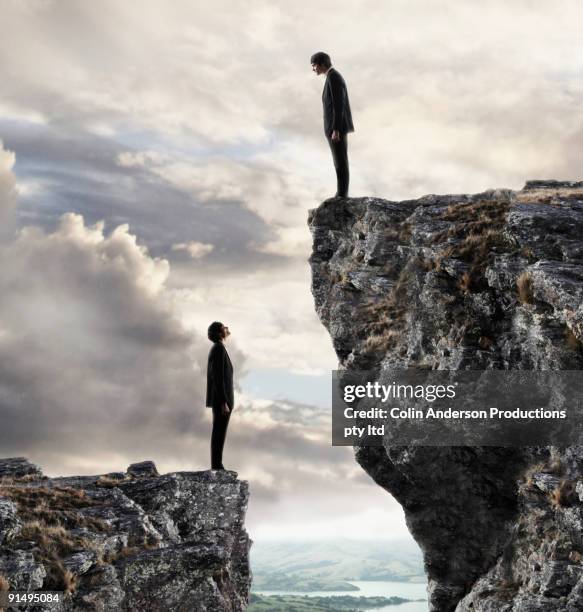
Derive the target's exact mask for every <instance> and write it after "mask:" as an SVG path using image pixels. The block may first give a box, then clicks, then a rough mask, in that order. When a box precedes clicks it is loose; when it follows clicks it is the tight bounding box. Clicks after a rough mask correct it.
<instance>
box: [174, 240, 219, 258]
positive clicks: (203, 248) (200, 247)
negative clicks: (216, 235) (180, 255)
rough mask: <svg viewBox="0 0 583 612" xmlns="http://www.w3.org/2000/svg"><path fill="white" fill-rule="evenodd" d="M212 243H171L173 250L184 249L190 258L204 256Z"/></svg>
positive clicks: (211, 247)
mask: <svg viewBox="0 0 583 612" xmlns="http://www.w3.org/2000/svg"><path fill="white" fill-rule="evenodd" d="M213 248H214V247H213V245H212V244H206V243H204V242H195V241H191V242H180V243H177V244H173V245H172V250H173V251H186V252H187V253H188V254H189V255H190V257H192V259H202V258H203V257H206V255H208V254H209V253H210V252H211V251H212V250H213Z"/></svg>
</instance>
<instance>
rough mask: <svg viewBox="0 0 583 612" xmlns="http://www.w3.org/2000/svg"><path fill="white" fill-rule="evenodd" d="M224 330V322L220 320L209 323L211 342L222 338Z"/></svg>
mask: <svg viewBox="0 0 583 612" xmlns="http://www.w3.org/2000/svg"><path fill="white" fill-rule="evenodd" d="M222 332H223V324H222V323H221V322H220V321H214V322H213V323H211V324H210V325H209V330H208V337H209V340H210V341H211V342H218V341H219V340H220V339H221V334H222Z"/></svg>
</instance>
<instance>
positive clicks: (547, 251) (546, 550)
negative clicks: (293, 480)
mask: <svg viewBox="0 0 583 612" xmlns="http://www.w3.org/2000/svg"><path fill="white" fill-rule="evenodd" d="M309 226H310V229H311V231H312V236H313V253H312V256H311V258H310V263H311V267H312V292H313V295H314V300H315V305H316V310H317V313H318V315H319V317H320V319H321V321H322V323H323V324H324V326H325V327H326V328H327V330H328V331H329V333H330V336H331V338H332V342H333V345H334V348H335V350H336V353H337V355H338V359H339V364H340V368H346V369H354V370H367V369H376V368H380V369H409V368H426V369H427V368H428V369H436V370H464V369H466V370H480V369H496V370H512V369H522V370H580V369H582V368H583V350H582V346H583V345H582V341H583V305H582V297H583V182H582V183H574V182H558V181H529V182H528V183H527V184H526V186H525V187H524V189H522V190H521V191H511V190H508V189H498V190H491V191H487V192H484V193H480V194H476V195H445V196H436V195H429V196H425V197H422V198H419V199H417V200H409V201H402V202H392V201H386V200H381V199H377V198H352V199H337V198H334V199H331V200H327V201H325V202H324V203H323V204H322V205H321V206H320V207H319V208H317V209H315V210H312V211H310V215H309ZM355 454H356V459H357V461H358V462H359V463H360V465H361V466H362V467H363V468H364V470H365V471H366V472H367V473H368V474H369V475H370V476H371V477H372V478H373V479H374V480H375V482H377V483H378V484H379V485H380V486H381V487H383V488H385V489H386V490H387V491H389V492H390V493H391V494H392V495H393V496H394V497H395V498H396V499H397V500H398V501H399V502H400V503H401V505H402V506H403V508H404V511H405V516H406V520H407V524H408V526H409V529H410V531H411V533H412V534H413V536H414V537H415V539H416V540H417V542H418V543H419V545H420V546H421V549H422V551H423V553H424V559H425V567H426V572H427V575H428V579H429V587H428V591H429V593H428V595H429V601H430V609H431V610H432V611H438V612H449V611H453V610H457V611H458V612H466V611H467V612H469V611H472V612H477V611H484V612H485V611H488V612H494V611H495V612H510V611H511V610H512V611H513V612H527V611H528V612H532V611H535V610H536V611H547V610H548V611H549V612H550V611H553V612H557V611H561V610H564V611H569V612H574V611H576V610H583V565H582V558H583V503H582V501H583V448H581V447H570V448H555V447H537V448H531V447H522V448H501V447H429V446H425V447H423V446H408V447H407V446H399V447H390V446H389V445H387V444H386V443H385V445H384V446H383V447H368V448H367V447H362V448H356V449H355Z"/></svg>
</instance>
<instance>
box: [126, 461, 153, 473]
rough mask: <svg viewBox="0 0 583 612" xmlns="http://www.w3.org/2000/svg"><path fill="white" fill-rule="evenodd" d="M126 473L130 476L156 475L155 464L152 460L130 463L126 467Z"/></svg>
mask: <svg viewBox="0 0 583 612" xmlns="http://www.w3.org/2000/svg"><path fill="white" fill-rule="evenodd" d="M127 473H128V474H131V475H132V476H137V477H139V476H158V470H157V469H156V464H155V463H154V462H153V461H142V462H140V463H132V464H131V465H130V467H129V468H128V469H127Z"/></svg>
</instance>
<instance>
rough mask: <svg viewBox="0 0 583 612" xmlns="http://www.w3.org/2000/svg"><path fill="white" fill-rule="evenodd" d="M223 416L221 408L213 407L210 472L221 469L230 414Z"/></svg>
mask: <svg viewBox="0 0 583 612" xmlns="http://www.w3.org/2000/svg"><path fill="white" fill-rule="evenodd" d="M232 411H233V410H232V409H231V411H230V412H229V414H223V409H222V407H221V406H213V432H212V434H211V470H218V469H219V468H222V467H223V447H224V446H225V438H226V437H227V427H228V426H229V419H230V418H231V412H232Z"/></svg>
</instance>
